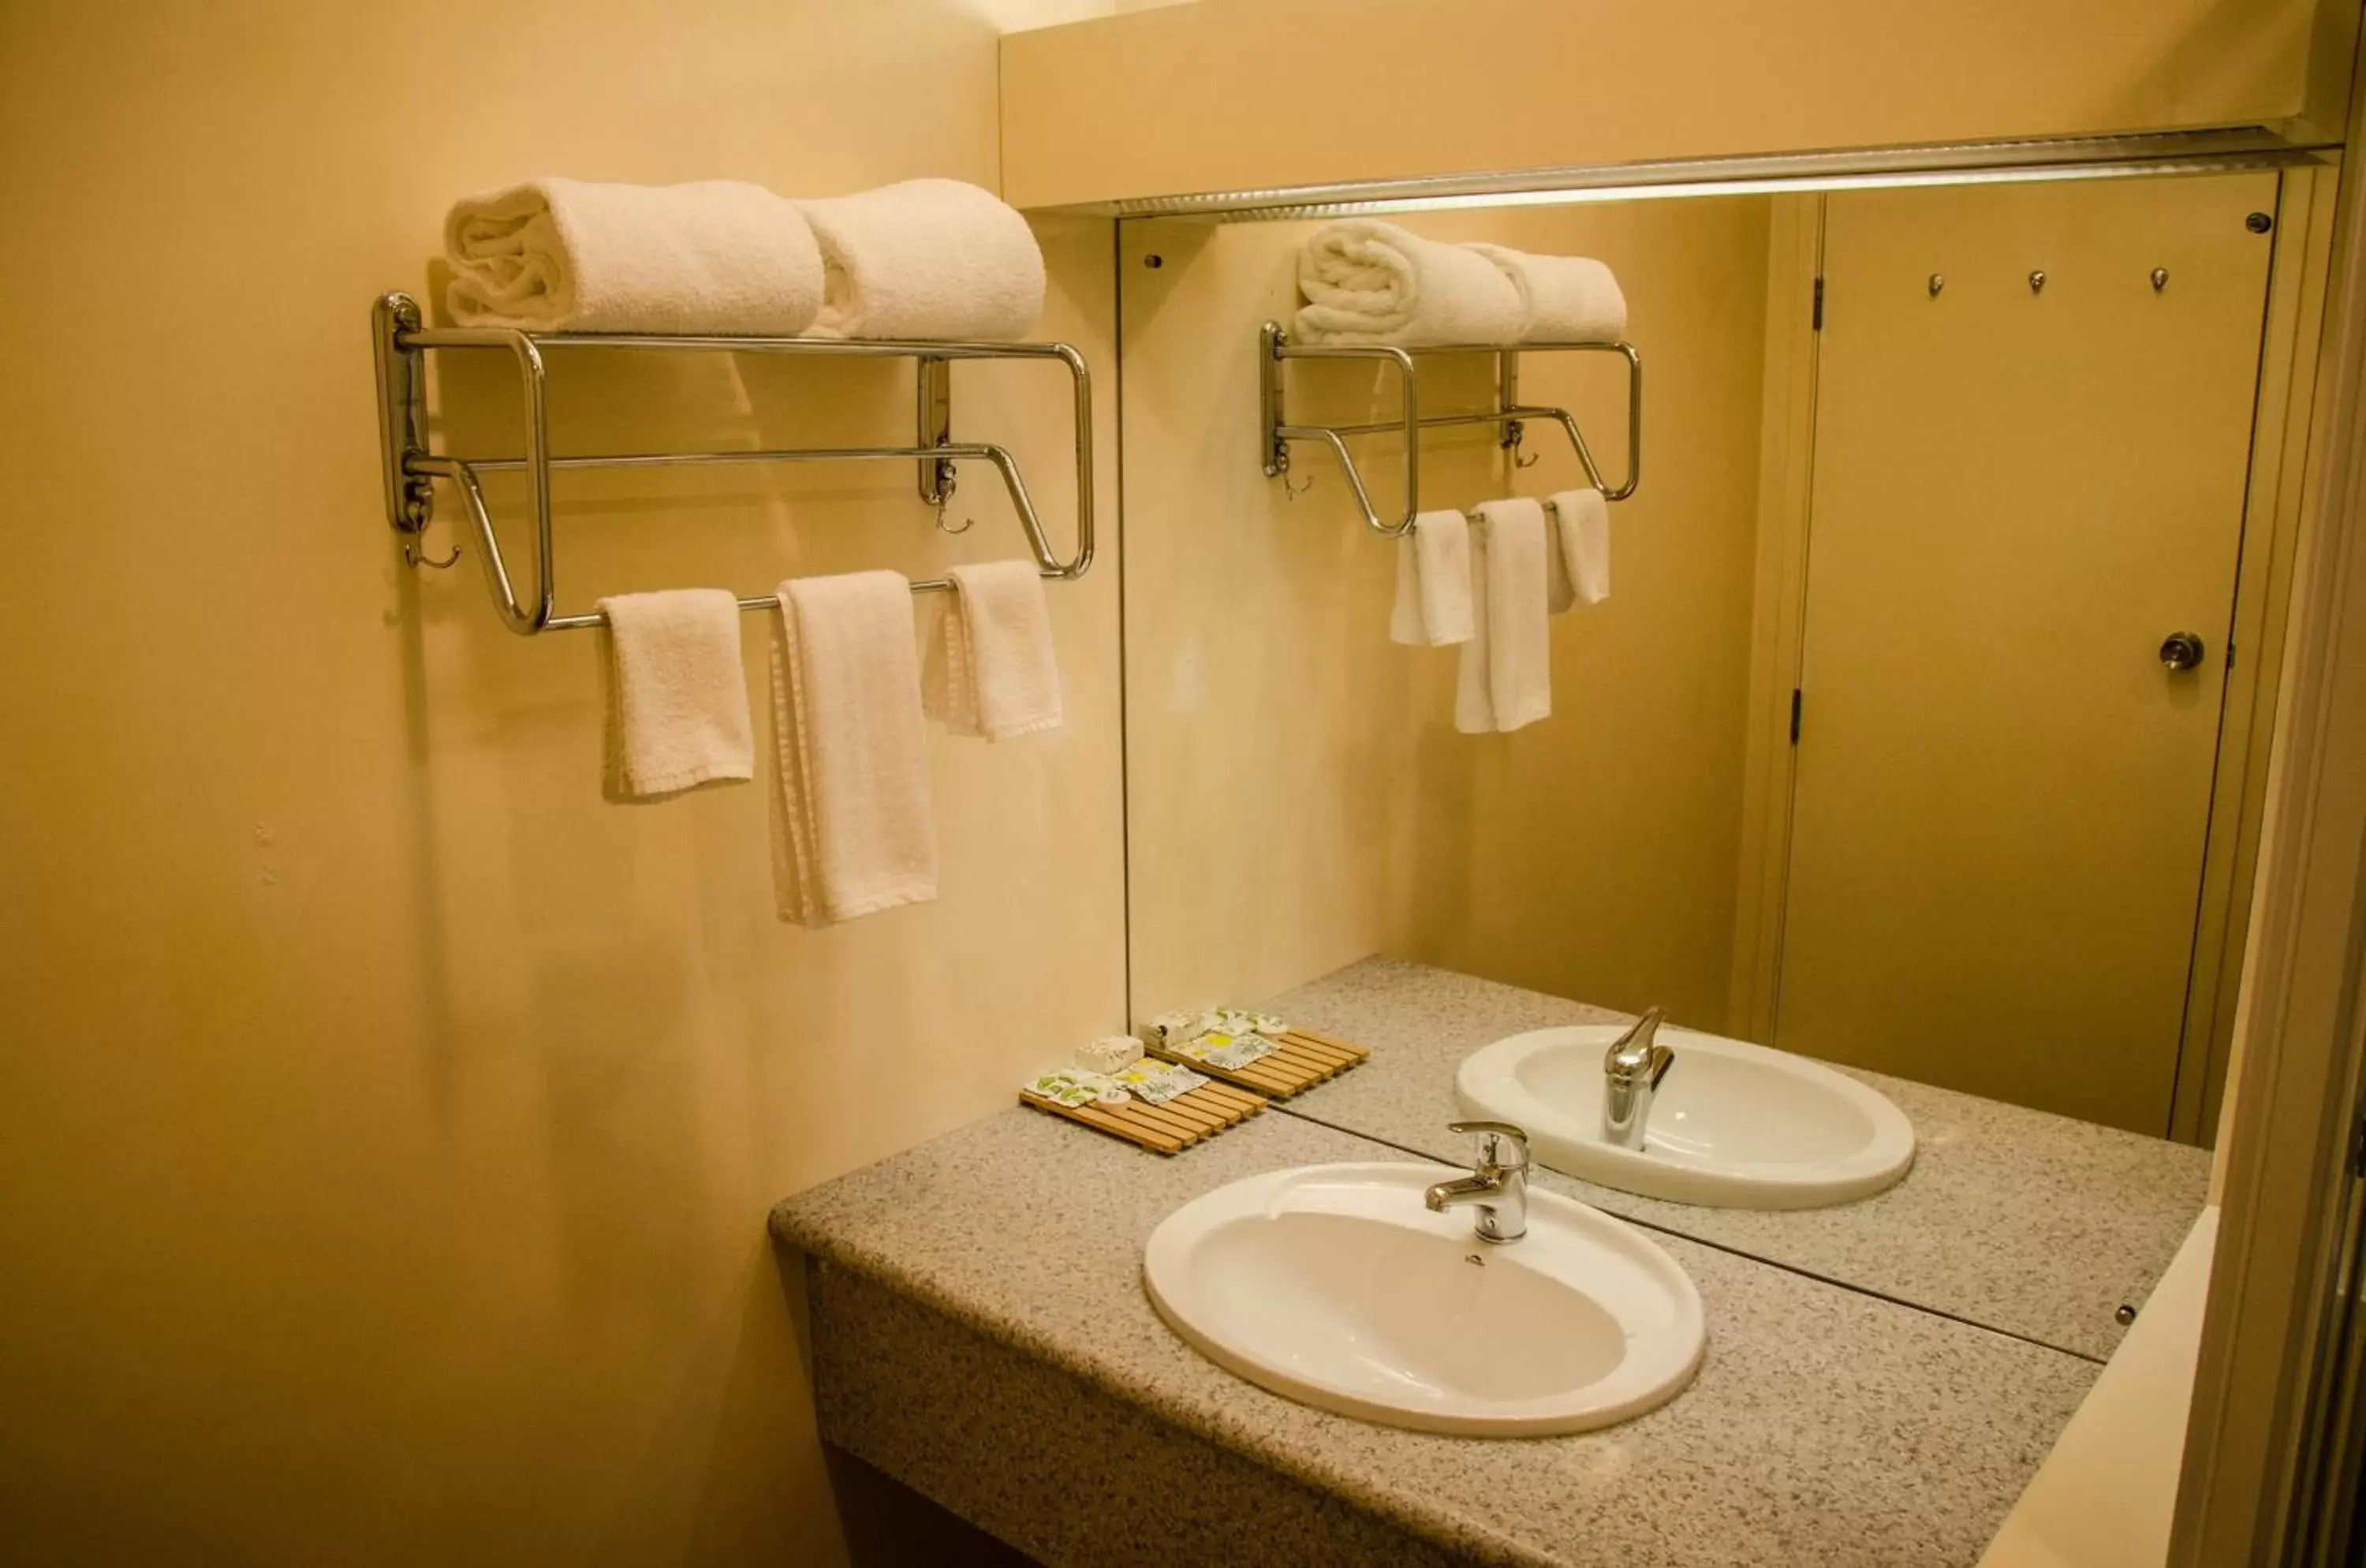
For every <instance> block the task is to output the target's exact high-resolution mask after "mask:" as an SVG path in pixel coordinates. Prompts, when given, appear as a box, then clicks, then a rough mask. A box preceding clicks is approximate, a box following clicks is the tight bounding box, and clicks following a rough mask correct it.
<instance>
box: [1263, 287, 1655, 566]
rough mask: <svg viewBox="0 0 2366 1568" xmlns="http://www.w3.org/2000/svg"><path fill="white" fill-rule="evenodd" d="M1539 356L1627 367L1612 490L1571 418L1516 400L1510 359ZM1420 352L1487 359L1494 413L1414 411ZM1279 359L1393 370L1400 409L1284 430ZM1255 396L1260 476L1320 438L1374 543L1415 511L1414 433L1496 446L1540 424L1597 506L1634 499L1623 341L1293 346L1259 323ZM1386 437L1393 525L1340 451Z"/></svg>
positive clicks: (1638, 462) (1637, 460) (1633, 382)
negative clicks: (1568, 453) (1393, 475)
mask: <svg viewBox="0 0 2366 1568" xmlns="http://www.w3.org/2000/svg"><path fill="white" fill-rule="evenodd" d="M1539 353H1550V354H1559V353H1581V354H1616V355H1620V356H1621V357H1623V358H1624V359H1625V360H1626V361H1627V478H1626V480H1625V482H1624V483H1621V484H1618V485H1616V486H1614V485H1612V484H1611V483H1610V482H1609V481H1608V480H1607V479H1605V478H1604V477H1603V473H1602V468H1601V465H1600V464H1598V463H1596V462H1595V461H1594V449H1593V448H1592V447H1590V446H1587V445H1586V441H1585V433H1584V432H1583V431H1581V430H1580V429H1578V427H1577V421H1576V419H1575V418H1574V417H1573V416H1572V414H1571V413H1570V412H1569V411H1568V410H1567V409H1562V408H1553V407H1549V406H1546V405H1540V404H1530V403H1523V402H1522V401H1520V355H1523V354H1539ZM1427 354H1492V355H1494V356H1495V365H1496V371H1495V406H1494V408H1493V409H1491V410H1489V411H1488V412H1484V413H1455V414H1431V415H1426V416H1425V415H1424V414H1423V413H1422V412H1421V388H1420V384H1419V382H1418V380H1417V378H1416V377H1415V375H1414V357H1415V356H1416V355H1427ZM1286 359H1371V360H1378V361H1380V362H1382V363H1384V364H1389V365H1393V366H1395V367H1396V368H1397V384H1398V388H1399V390H1400V392H1401V395H1402V397H1403V403H1402V405H1401V406H1402V409H1403V412H1402V413H1401V415H1400V416H1399V417H1398V418H1395V419H1386V420H1374V421H1369V422H1366V423H1357V424H1292V423H1290V421H1289V419H1288V417H1287V416H1286V415H1285V413H1284V412H1283V406H1282V405H1283V393H1284V387H1283V378H1282V373H1281V364H1282V361H1283V360H1286ZM1257 390H1258V398H1257V410H1258V414H1257V418H1258V430H1257V437H1258V442H1259V446H1260V447H1261V449H1262V450H1263V452H1264V454H1265V471H1266V476H1267V477H1268V479H1270V478H1274V477H1277V476H1279V475H1281V474H1286V473H1288V472H1289V471H1290V443H1291V442H1293V441H1320V442H1322V443H1323V444H1324V446H1328V447H1329V448H1330V449H1331V455H1332V457H1335V458H1336V459H1337V460H1338V464H1339V471H1340V472H1341V473H1343V474H1345V475H1346V479H1347V489H1348V491H1349V492H1350V493H1352V494H1353V495H1354V497H1355V499H1356V505H1357V508H1358V510H1359V511H1361V512H1362V513H1363V514H1364V525H1365V526H1366V527H1368V528H1369V529H1370V530H1371V531H1372V532H1373V533H1375V534H1378V535H1380V536H1381V537H1382V538H1384V539H1393V538H1396V537H1398V536H1401V535H1403V533H1404V532H1405V530H1407V529H1408V528H1411V527H1412V526H1413V520H1414V515H1415V514H1416V513H1419V512H1420V511H1421V440H1420V436H1419V432H1421V431H1424V430H1441V429H1445V428H1447V427H1448V426H1453V425H1470V424H1492V425H1494V426H1496V427H1498V428H1499V429H1501V430H1502V431H1503V433H1504V434H1503V441H1502V445H1503V446H1505V447H1507V448H1510V447H1516V446H1518V445H1519V444H1520V437H1521V435H1522V434H1523V430H1524V427H1525V426H1526V424H1527V422H1528V421H1530V420H1542V421H1546V422H1548V423H1551V424H1554V425H1556V426H1558V427H1559V428H1560V432H1561V434H1564V435H1566V436H1568V437H1569V444H1570V447H1571V449H1572V451H1574V452H1575V453H1576V454H1577V461H1578V465H1579V467H1581V468H1583V469H1584V470H1585V476H1586V478H1587V479H1589V480H1591V481H1592V483H1593V485H1594V489H1596V490H1598V491H1601V492H1602V494H1603V496H1604V498H1605V499H1606V500H1609V501H1624V500H1626V499H1627V498H1628V496H1630V495H1633V494H1634V493H1635V487H1636V485H1637V484H1638V483H1639V482H1640V481H1641V479H1642V477H1643V355H1642V352H1641V351H1640V350H1639V349H1638V348H1636V346H1635V345H1634V344H1630V343H1524V344H1439V345H1437V346H1434V347H1422V348H1397V347H1393V346H1391V345H1388V344H1293V343H1291V342H1290V338H1289V334H1287V333H1284V332H1283V331H1282V329H1281V323H1280V322H1279V321H1268V322H1266V324H1265V326H1264V327H1263V328H1262V329H1261V330H1260V332H1259V333H1258V353H1257ZM1391 431H1394V432H1397V433H1399V434H1403V436H1404V497H1405V501H1404V514H1403V516H1401V517H1399V518H1398V519H1397V520H1396V521H1395V522H1393V523H1391V522H1385V521H1383V520H1382V519H1381V517H1380V513H1379V511H1378V510H1377V509H1375V508H1374V507H1373V505H1372V497H1371V492H1370V491H1369V490H1368V489H1367V488H1366V487H1365V484H1364V476H1363V474H1362V472H1361V471H1360V470H1359V469H1358V468H1357V467H1356V458H1355V455H1354V454H1353V453H1352V452H1350V451H1349V450H1348V449H1347V441H1346V438H1347V437H1348V436H1351V435H1378V434H1384V433H1386V432H1391Z"/></svg>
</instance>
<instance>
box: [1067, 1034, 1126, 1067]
mask: <svg viewBox="0 0 2366 1568" xmlns="http://www.w3.org/2000/svg"><path fill="white" fill-rule="evenodd" d="M1140 1060H1142V1042H1141V1041H1139V1040H1136V1039H1135V1038H1134V1037H1133V1036H1132V1035H1131V1034H1105V1035H1103V1036H1101V1037H1100V1038H1099V1039H1098V1040H1095V1041H1092V1042H1090V1043H1087V1044H1083V1045H1079V1046H1077V1047H1076V1066H1080V1067H1084V1068H1087V1069H1088V1070H1090V1071H1092V1072H1096V1073H1113V1072H1116V1071H1117V1070H1118V1069H1119V1068H1120V1067H1122V1066H1127V1065H1128V1064H1130V1063H1133V1062H1139V1061H1140Z"/></svg>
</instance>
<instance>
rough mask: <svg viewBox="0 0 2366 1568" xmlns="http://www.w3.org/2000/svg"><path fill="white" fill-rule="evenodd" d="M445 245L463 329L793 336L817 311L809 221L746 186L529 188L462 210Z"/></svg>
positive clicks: (546, 183)
mask: <svg viewBox="0 0 2366 1568" xmlns="http://www.w3.org/2000/svg"><path fill="white" fill-rule="evenodd" d="M444 250H445V255H446V256H448V257H449V258H450V260H451V263H452V282H451V286H450V287H449V288H446V289H445V294H444V299H445V304H446V305H448V306H449V307H450V309H451V311H452V316H453V319H454V320H455V321H458V322H460V324H462V325H463V326H472V327H522V328H524V329H525V330H527V331H529V332H582V333H735V334H739V335H743V336H751V337H794V336H795V335H796V334H797V333H802V332H804V331H805V330H806V328H807V327H808V326H810V325H812V324H813V319H814V312H815V311H817V310H820V309H821V278H822V272H821V251H820V250H819V248H818V247H817V246H816V245H815V243H814V237H813V231H812V229H811V228H810V227H809V226H808V225H807V224H806V220H805V217H804V215H803V214H802V213H800V212H798V210H797V209H796V204H795V203H794V202H792V201H788V200H786V199H784V198H783V197H777V196H774V195H773V194H772V192H771V191H768V190H766V189H764V188H763V187H762V186H752V185H748V184H745V183H744V182H742V181H738V180H702V181H699V182H697V183H695V184H693V185H679V186H630V185H595V184H591V183H590V182H587V181H583V180H558V179H547V180H529V181H527V182H526V183H525V184H524V185H521V186H510V187H509V188H508V189H506V190H497V191H492V192H489V193H488V194H486V195H484V196H476V197H468V199H467V200H465V201H459V202H455V203H454V204H453V206H452V210H451V211H450V213H448V214H447V215H446V216H445V220H444Z"/></svg>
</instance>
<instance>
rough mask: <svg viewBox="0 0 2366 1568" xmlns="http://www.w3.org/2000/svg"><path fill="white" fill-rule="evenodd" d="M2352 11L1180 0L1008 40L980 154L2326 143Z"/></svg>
mask: <svg viewBox="0 0 2366 1568" xmlns="http://www.w3.org/2000/svg"><path fill="white" fill-rule="evenodd" d="M2358 10H2359V7H2358V5H2357V3H2356V0H2069V3H2067V4H2066V3H2064V0H1985V3H1983V4H1978V5H1966V4H1952V5H1931V4H1923V5H1899V4H1897V3H1896V0H1792V3H1790V4H1786V5H1781V6H1769V5H1750V4H1744V3H1737V0H1674V3H1662V4H1659V5H1650V6H1639V5H1631V4H1621V3H1618V0H1581V3H1572V0H1486V3H1484V4H1472V3H1470V0H1200V3H1199V4H1197V5H1190V6H1174V7H1171V8H1166V9H1158V10H1153V11H1149V12H1146V13H1144V14H1143V15H1141V16H1121V17H1110V18H1106V19H1103V20H1098V21H1087V22H1083V23H1079V24H1078V25H1076V26H1075V27H1069V28H1047V29H1045V30H1042V31H1039V32H1031V33H1028V34H1026V35H1024V36H1023V37H1019V38H1014V39H1011V40H1010V41H1009V42H1008V44H1006V45H1005V47H1004V50H1003V89H1004V110H1003V175H1004V178H1005V179H1006V181H1007V182H1008V190H1009V193H1010V196H1011V199H1012V200H1014V201H1017V202H1019V203H1020V205H1021V206H1026V207H1046V206H1055V205H1060V204H1064V203H1073V202H1094V201H1107V200H1111V199H1115V198H1120V197H1146V196H1166V195H1179V194H1186V193H1190V192H1195V191H1226V190H1241V189H1249V188H1256V187H1260V186H1276V185H1299V184H1314V183H1321V182H1325V181H1339V180H1370V179H1387V178H1396V177H1402V176H1406V175H1444V174H1461V173H1470V172H1473V171H1481V172H1483V171H1499V170H1509V169H1533V168H1539V167H1549V166H1555V165H1565V164H1619V163H1628V162H1634V161H1643V160H1656V159H1671V158H1699V157H1712V156H1719V155H1729V154H1735V153H1764V152H1819V151H1824V150H1829V149H1833V148H1847V147H1880V146H1902V145H1910V144H1915V143H1925V142H1934V141H1987V140H1997V139H2009V138H2019V137H2044V136H2090V135H2101V134H2109V133H2121V132H2128V131H2142V130H2168V129H2183V128H2190V127H2203V126H2248V125H2265V126H2269V127H2271V128H2279V129H2286V130H2291V131H2292V132H2293V134H2295V135H2298V136H2301V137H2303V138H2304V139H2311V140H2314V139H2317V138H2320V137H2322V136H2323V135H2324V134H2325V133H2326V132H2327V130H2332V131H2333V132H2334V133H2335V135H2336V136H2337V138H2338V127H2339V126H2340V125H2341V124H2342V122H2343V119H2344V118H2345V117H2344V114H2343V108H2344V106H2345V104H2346V102H2347V83H2348V80H2349V67H2350V56H2351V49H2352V45H2353V43H2354V41H2355V38H2356V28H2357V21H2358ZM2295 121H2301V122H2306V123H2304V124H2299V125H2295V124H2293V123H2292V122H2295Z"/></svg>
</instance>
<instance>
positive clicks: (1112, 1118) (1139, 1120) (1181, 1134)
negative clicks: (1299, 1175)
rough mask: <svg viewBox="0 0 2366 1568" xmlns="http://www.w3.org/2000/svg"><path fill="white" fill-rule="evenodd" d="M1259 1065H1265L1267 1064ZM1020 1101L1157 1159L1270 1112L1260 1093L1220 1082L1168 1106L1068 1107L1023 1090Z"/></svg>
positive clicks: (1135, 1102)
mask: <svg viewBox="0 0 2366 1568" xmlns="http://www.w3.org/2000/svg"><path fill="white" fill-rule="evenodd" d="M1257 1065H1258V1066H1264V1063H1262V1062H1260V1063H1259V1064H1257ZM1210 1076H1211V1077H1212V1076H1213V1075H1212V1074H1211V1075H1210ZM1019 1103H1020V1104H1021V1105H1031V1106H1033V1107H1034V1108H1035V1109H1036V1110H1038V1111H1050V1112H1051V1113H1052V1114H1053V1115H1054V1116H1065V1117H1066V1118H1067V1119H1068V1120H1069V1121H1071V1122H1083V1123H1084V1124H1085V1125H1086V1126H1087V1127H1090V1128H1093V1129H1094V1130H1096V1131H1098V1132H1102V1133H1107V1134H1109V1135H1110V1136H1111V1137H1113V1138H1123V1139H1124V1140H1125V1141H1126V1142H1127V1143H1129V1144H1132V1145H1136V1146H1138V1147H1141V1148H1145V1149H1148V1150H1149V1151H1150V1152H1151V1153H1153V1154H1158V1155H1175V1154H1181V1153H1182V1152H1183V1151H1184V1150H1185V1149H1188V1148H1189V1147H1190V1146H1191V1145H1193V1144H1196V1143H1198V1142H1199V1141H1200V1139H1202V1138H1212V1137H1214V1136H1215V1135H1216V1134H1219V1133H1221V1132H1222V1131H1223V1130H1224V1129H1225V1128H1227V1127H1235V1126H1238V1125H1239V1124H1240V1123H1242V1122H1245V1121H1247V1120H1248V1119H1249V1118H1250V1117H1252V1116H1254V1115H1256V1113H1257V1112H1258V1111H1263V1110H1264V1109H1265V1101H1264V1100H1260V1099H1258V1098H1257V1097H1256V1095H1254V1094H1244V1093H1242V1092H1241V1091H1240V1090H1239V1089H1234V1088H1233V1087H1232V1086H1231V1085H1229V1084H1221V1083H1203V1084H1201V1085H1200V1087H1199V1088H1198V1089H1193V1090H1191V1091H1190V1092H1189V1094H1178V1095H1177V1096H1176V1097H1175V1098H1174V1099H1172V1100H1168V1101H1167V1102H1166V1104H1164V1105H1153V1104H1151V1103H1150V1102H1149V1101H1147V1100H1127V1101H1126V1102H1125V1103H1124V1104H1123V1105H1063V1104H1061V1103H1060V1102H1059V1101H1058V1100H1045V1099H1042V1098H1041V1097H1040V1096H1037V1095H1032V1094H1030V1093H1028V1092H1027V1091H1026V1090H1025V1089H1020V1091H1019Z"/></svg>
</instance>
